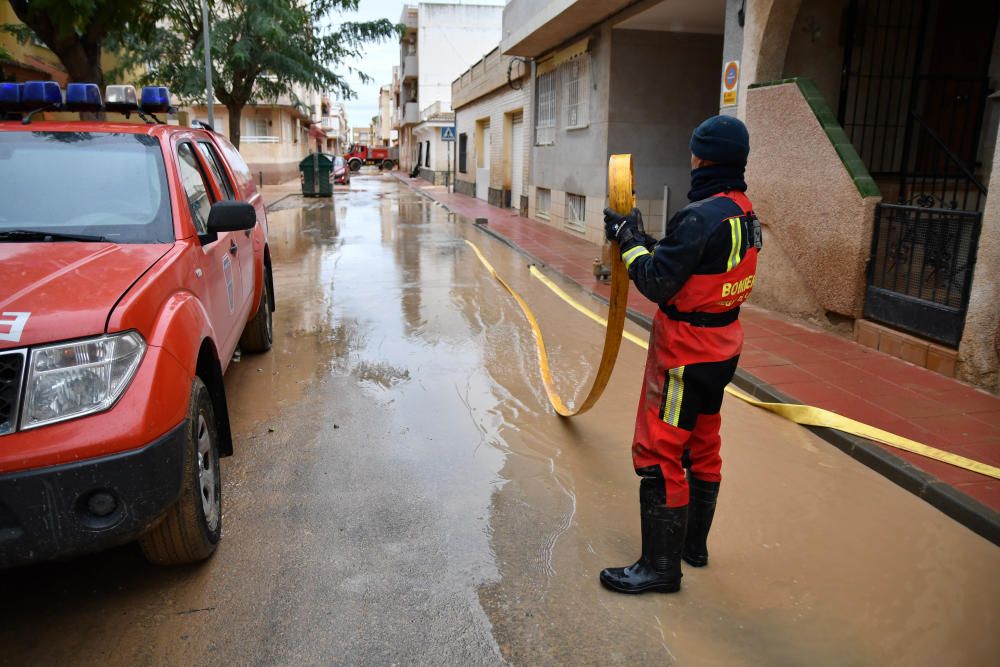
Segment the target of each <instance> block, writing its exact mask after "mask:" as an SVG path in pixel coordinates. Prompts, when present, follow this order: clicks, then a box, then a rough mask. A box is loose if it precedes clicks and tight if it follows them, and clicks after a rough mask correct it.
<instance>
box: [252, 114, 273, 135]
mask: <svg viewBox="0 0 1000 667" xmlns="http://www.w3.org/2000/svg"><path fill="white" fill-rule="evenodd" d="M267 125H268V122H267V119H266V118H254V119H253V134H254V136H257V137H266V136H268V134H269V132H268V129H267Z"/></svg>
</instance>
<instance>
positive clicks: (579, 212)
mask: <svg viewBox="0 0 1000 667" xmlns="http://www.w3.org/2000/svg"><path fill="white" fill-rule="evenodd" d="M586 217H587V198H586V197H584V196H583V195H573V194H570V193H568V192H567V193H566V229H571V230H573V231H574V232H580V233H581V234H582V233H583V232H584V231H586V225H585V223H584V220H585V219H586Z"/></svg>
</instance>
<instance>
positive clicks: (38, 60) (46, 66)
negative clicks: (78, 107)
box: [0, 2, 69, 86]
mask: <svg viewBox="0 0 1000 667" xmlns="http://www.w3.org/2000/svg"><path fill="white" fill-rule="evenodd" d="M20 23H21V20H20V19H18V18H17V15H16V14H15V13H14V10H13V9H11V7H10V4H8V3H6V2H4V3H2V4H0V25H6V24H10V25H17V24H20ZM2 52H6V53H7V54H8V55H9V56H10V58H9V59H6V60H0V81H18V82H24V81H57V82H58V83H59V85H60V86H65V85H66V84H67V83H69V76H68V75H67V74H66V70H65V68H64V67H63V66H62V64H61V63H60V62H59V58H57V57H56V55H55V54H54V53H52V51H50V50H49V49H48V48H46V47H45V45H44V44H42V43H41V42H40V41H38V40H30V41H28V42H27V43H25V44H22V43H21V42H20V41H19V40H18V39H17V38H16V37H15V36H14V35H11V34H9V33H6V32H0V53H2Z"/></svg>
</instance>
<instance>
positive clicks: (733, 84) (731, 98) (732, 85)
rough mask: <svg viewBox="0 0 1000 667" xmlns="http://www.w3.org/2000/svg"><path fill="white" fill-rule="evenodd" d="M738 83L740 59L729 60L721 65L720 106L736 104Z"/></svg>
mask: <svg viewBox="0 0 1000 667" xmlns="http://www.w3.org/2000/svg"><path fill="white" fill-rule="evenodd" d="M739 85H740V61H739V60H730V61H729V62H728V63H726V64H725V65H724V66H723V67H722V103H721V104H720V106H724V107H734V106H736V91H737V89H738V88H739Z"/></svg>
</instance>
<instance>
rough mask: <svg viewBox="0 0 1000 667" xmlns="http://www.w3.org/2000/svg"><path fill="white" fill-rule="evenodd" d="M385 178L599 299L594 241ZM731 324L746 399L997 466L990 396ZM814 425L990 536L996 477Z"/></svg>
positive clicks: (998, 493) (823, 344) (813, 335)
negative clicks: (791, 406)
mask: <svg viewBox="0 0 1000 667" xmlns="http://www.w3.org/2000/svg"><path fill="white" fill-rule="evenodd" d="M393 175H394V176H395V177H396V178H397V179H399V180H400V181H402V182H403V183H405V184H407V185H409V186H410V187H412V188H414V189H416V190H418V191H420V192H423V193H424V194H426V195H427V196H429V197H431V198H433V199H434V200H436V201H438V202H440V203H441V204H442V205H444V206H446V207H447V208H448V209H449V210H451V211H453V212H454V213H456V214H458V215H460V216H462V217H465V218H468V219H470V220H475V219H476V218H485V219H486V220H487V221H488V225H487V230H486V231H488V232H489V233H491V234H494V235H497V236H500V237H502V238H504V239H505V240H506V241H508V242H509V243H510V244H512V245H514V246H516V247H517V248H518V249H520V250H521V251H522V252H524V253H525V254H528V255H530V256H532V257H534V258H535V259H537V260H538V261H539V263H542V264H545V265H546V267H547V268H548V269H550V270H552V271H555V272H557V273H560V274H562V275H563V276H565V277H566V278H568V279H570V280H572V281H574V282H576V283H577V284H579V285H580V286H581V287H583V288H584V289H586V290H588V291H590V292H592V293H593V294H595V295H597V296H599V297H602V298H604V299H607V298H608V297H609V295H610V289H609V288H608V286H607V285H605V284H603V283H600V282H598V281H597V280H596V279H595V278H594V275H593V272H592V266H593V261H594V259H595V258H597V257H599V256H600V248H599V246H596V245H594V244H592V243H590V242H588V241H585V240H583V239H581V238H579V237H576V236H574V235H572V234H570V233H569V232H564V231H562V230H559V229H556V228H554V227H551V226H549V225H545V224H543V223H540V222H538V221H535V220H532V219H529V218H524V217H521V216H519V215H518V214H517V213H516V212H514V211H512V210H508V209H502V208H497V207H494V206H490V205H489V204H487V203H486V202H484V201H481V200H478V199H475V198H472V197H468V196H465V195H461V194H457V193H452V192H448V191H447V189H446V188H445V187H443V186H435V185H431V184H430V183H428V182H427V181H423V180H420V179H409V178H407V177H406V175H405V174H400V173H395V172H394V173H393ZM765 252H766V249H765ZM629 308H630V311H631V312H630V315H631V317H632V319H634V320H637V321H644V322H647V323H648V322H650V321H651V318H652V316H653V315H654V314H655V312H656V309H657V307H656V305H655V304H653V303H651V302H650V301H648V300H647V299H645V298H644V297H643V296H642V295H641V294H639V293H638V291H637V290H635V289H634V288H632V290H631V292H630V295H629ZM740 321H741V322H742V323H743V328H744V331H745V332H746V343H745V345H744V351H743V355H742V356H741V358H740V367H741V373H740V378H738V379H742V382H740V381H737V384H739V385H740V386H741V387H743V388H744V389H747V390H749V391H752V393H754V394H755V395H756V396H758V397H761V398H763V399H769V400H780V401H781V402H793V403H803V404H808V405H814V406H817V407H821V408H826V409H828V410H832V411H834V412H837V413H839V414H842V415H844V416H847V417H850V418H852V419H855V420H857V421H861V422H864V423H866V424H870V425H872V426H876V427H878V428H881V429H884V430H886V431H890V432H892V433H896V434H899V435H901V436H904V437H907V438H910V439H912V440H916V441H918V442H922V443H924V444H927V445H930V446H932V447H936V448H938V449H942V450H945V451H948V452H954V453H956V454H959V455H961V456H965V457H968V458H971V459H974V460H977V461H981V462H983V463H988V464H990V465H993V466H1000V397H997V396H995V395H993V394H989V393H987V392H984V391H981V390H979V389H976V388H974V387H971V386H969V385H966V384H963V383H962V382H959V381H957V380H954V379H951V378H948V377H945V376H943V375H940V374H938V373H935V372H933V371H929V370H927V369H924V368H919V367H917V366H914V365H912V364H909V363H907V362H905V361H902V360H900V359H897V358H895V357H890V356H888V355H886V354H883V353H881V352H877V351H875V350H873V349H871V348H868V347H865V346H862V345H859V344H858V343H855V342H854V341H852V340H848V339H846V338H842V337H840V336H838V335H836V334H833V333H830V332H828V331H824V330H822V329H819V328H817V327H812V326H808V325H806V324H803V323H801V322H797V321H794V320H792V319H789V318H786V317H783V316H781V315H779V314H777V313H774V312H771V311H768V310H766V309H763V308H759V307H755V306H745V307H744V309H743V312H742V315H741V317H740ZM818 431H830V433H826V434H824V437H825V438H826V439H827V440H829V441H830V442H832V443H833V444H835V445H836V446H838V447H840V448H841V449H844V450H845V451H847V452H848V453H850V454H851V455H852V456H854V457H855V458H858V459H859V460H861V461H863V462H864V463H865V464H866V465H869V466H870V467H872V468H875V469H876V470H878V471H879V472H881V473H883V474H885V475H886V476H887V477H889V478H890V479H893V481H895V482H896V483H898V484H900V485H901V486H904V487H906V488H908V489H910V490H911V491H913V492H914V493H916V494H917V495H920V496H922V497H924V498H925V499H927V500H928V501H929V502H931V503H932V504H934V505H935V506H937V507H939V508H940V509H942V510H943V511H945V512H946V513H948V514H949V515H951V516H953V517H954V518H956V519H957V520H959V521H962V522H963V523H965V524H966V525H968V526H969V527H970V528H972V529H973V530H976V531H977V532H980V533H981V534H985V533H989V534H990V535H993V540H994V541H995V542H996V541H997V540H998V539H1000V481H997V480H994V479H992V478H990V477H986V476H983V475H980V474H977V473H974V472H970V471H967V470H963V469H961V468H957V467H954V466H951V465H948V464H945V463H941V462H938V461H935V460H932V459H928V458H925V457H922V456H919V455H917V454H911V453H909V452H904V451H901V450H898V449H894V448H891V447H888V446H884V445H877V444H875V443H871V442H869V441H867V440H862V439H860V438H854V437H853V436H847V435H846V434H843V433H840V432H837V431H831V429H819V430H818ZM827 436H829V437H827Z"/></svg>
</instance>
